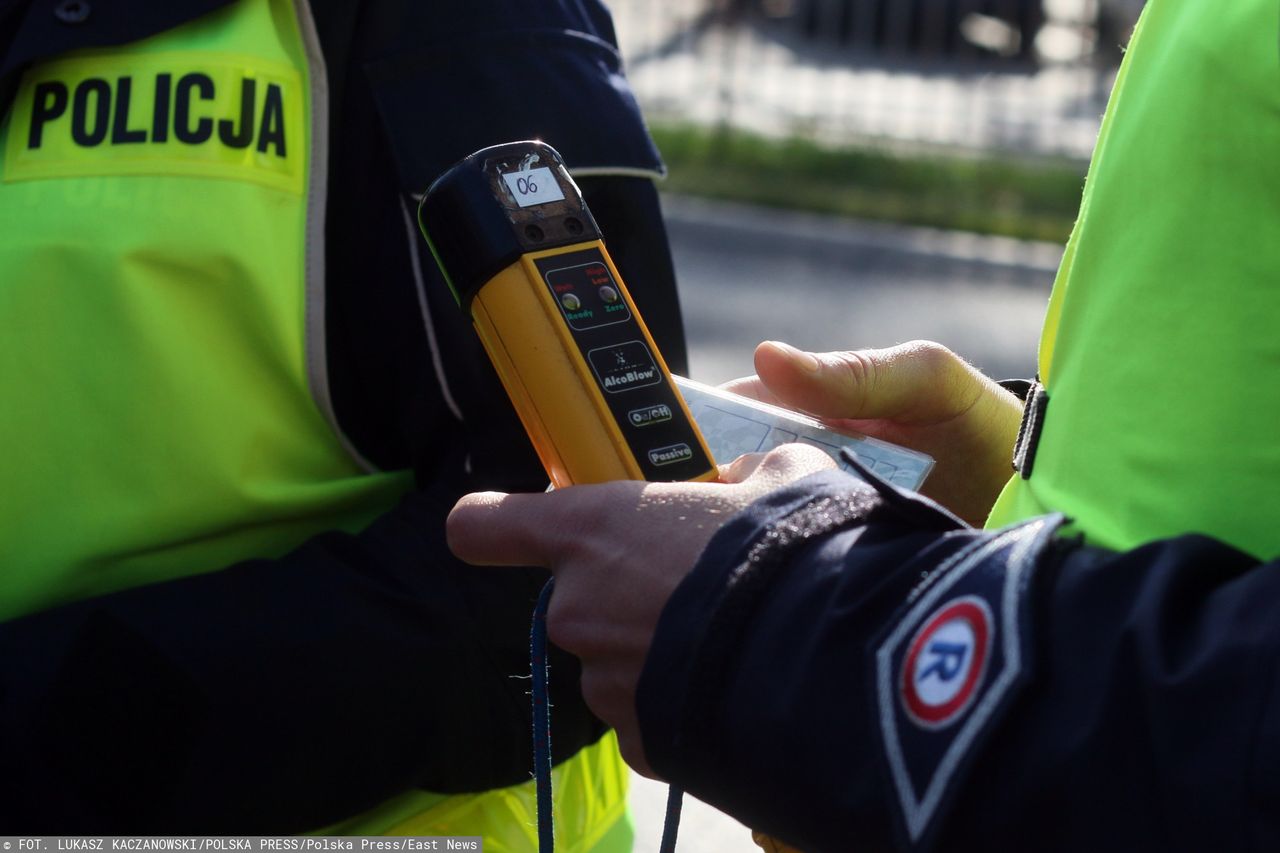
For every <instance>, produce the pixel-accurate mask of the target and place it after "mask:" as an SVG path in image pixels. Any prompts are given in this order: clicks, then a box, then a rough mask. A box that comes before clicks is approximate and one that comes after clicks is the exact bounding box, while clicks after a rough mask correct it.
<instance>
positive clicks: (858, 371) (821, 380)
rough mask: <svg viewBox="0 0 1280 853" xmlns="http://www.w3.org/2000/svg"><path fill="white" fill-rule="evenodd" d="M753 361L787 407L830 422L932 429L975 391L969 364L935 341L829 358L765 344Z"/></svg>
mask: <svg viewBox="0 0 1280 853" xmlns="http://www.w3.org/2000/svg"><path fill="white" fill-rule="evenodd" d="M755 361H756V371H757V372H758V374H759V376H760V379H761V381H762V382H763V383H764V384H765V385H766V386H767V387H768V389H769V390H770V391H771V392H773V393H774V394H775V395H776V396H777V397H778V399H780V400H781V401H782V402H783V405H786V406H789V407H791V408H796V409H800V410H802V411H806V412H810V413H812V414H814V415H817V416H819V417H825V418H847V419H860V420H865V419H873V418H880V419H887V420H895V421H900V422H905V423H911V422H920V421H932V420H936V419H938V418H939V417H948V416H951V415H954V414H958V413H959V411H962V410H963V408H964V404H963V403H960V402H957V399H958V398H957V394H963V393H964V391H965V390H967V386H968V385H969V384H972V383H969V382H966V381H965V379H966V378H967V377H968V374H967V371H966V369H965V367H966V366H965V365H964V362H962V361H961V360H960V358H959V357H958V356H956V355H955V354H954V353H952V352H951V351H950V350H948V349H947V348H946V347H943V346H941V345H940V344H935V343H933V342H931V341H913V342H911V343H907V344H902V345H899V346H895V347H889V348H887V349H863V350H846V351H843V352H826V353H811V352H804V351H802V350H798V349H796V348H795V347H793V346H790V345H789V344H784V343H780V342H777V341H765V342H764V343H762V344H761V345H760V346H758V347H757V348H756V352H755ZM953 410H955V411H953Z"/></svg>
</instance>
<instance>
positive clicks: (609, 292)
mask: <svg viewBox="0 0 1280 853" xmlns="http://www.w3.org/2000/svg"><path fill="white" fill-rule="evenodd" d="M599 293H600V301H601V302H603V303H604V304H605V305H612V304H613V303H615V302H617V301H618V299H619V298H620V297H619V296H618V291H616V290H614V289H613V288H612V287H610V286H609V285H607V284H606V285H605V286H604V287H602V288H600V290H599Z"/></svg>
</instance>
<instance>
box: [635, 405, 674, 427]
mask: <svg viewBox="0 0 1280 853" xmlns="http://www.w3.org/2000/svg"><path fill="white" fill-rule="evenodd" d="M627 420H628V421H629V422H630V423H631V425H632V426H634V427H646V426H651V425H653V424H661V423H666V422H667V421H669V420H671V407H670V406H668V405H667V404H666V403H659V404H658V405H656V406H644V407H641V408H639V409H632V410H631V411H629V412H627Z"/></svg>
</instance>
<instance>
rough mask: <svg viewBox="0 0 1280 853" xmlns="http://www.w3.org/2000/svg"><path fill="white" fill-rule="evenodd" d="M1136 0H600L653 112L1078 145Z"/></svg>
mask: <svg viewBox="0 0 1280 853" xmlns="http://www.w3.org/2000/svg"><path fill="white" fill-rule="evenodd" d="M1141 5H1142V0H612V2H611V3H610V6H611V8H612V9H613V12H614V17H615V21H616V24H617V29H618V35H619V39H620V41H621V44H622V49H623V55H624V58H625V60H626V62H627V69H628V74H629V76H630V78H631V81H632V84H633V86H634V87H635V89H636V92H637V95H638V97H639V98H640V100H641V103H642V105H643V106H644V108H645V110H646V113H647V114H648V115H649V117H650V119H651V120H655V121H679V122H690V123H697V124H704V125H715V126H723V127H728V128H734V129H743V130H748V131H752V132H755V133H759V134H765V135H770V136H788V135H801V136H805V137H808V138H813V139H816V140H819V141H821V142H824V143H829V144H834V145H845V144H864V145H865V144H871V145H877V146H890V147H903V146H923V147H927V148H930V149H938V148H940V149H945V150H947V151H963V152H975V151H977V152H996V153H1005V152H1011V153H1017V154H1022V155H1043V156H1066V157H1070V158H1077V159H1084V158H1087V157H1088V156H1089V153H1090V151H1091V150H1092V148H1093V144H1094V140H1095V138H1096V136H1097V132H1098V123H1099V120H1100V117H1101V114H1102V111H1103V107H1104V105H1105V102H1106V96H1107V93H1108V92H1109V91H1110V89H1111V84H1112V82H1113V80H1114V77H1115V69H1116V66H1117V64H1118V61H1119V57H1120V45H1121V44H1122V43H1123V41H1124V40H1125V38H1126V37H1127V34H1128V31H1129V29H1130V28H1131V27H1132V24H1133V22H1134V20H1136V18H1137V13H1138V11H1139V10H1140V9H1141Z"/></svg>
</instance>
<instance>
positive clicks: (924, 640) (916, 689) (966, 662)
mask: <svg viewBox="0 0 1280 853" xmlns="http://www.w3.org/2000/svg"><path fill="white" fill-rule="evenodd" d="M993 628H994V620H993V618H992V616H991V610H990V608H988V607H987V603H986V602H985V601H983V600H982V599H981V598H978V597H977V596H972V595H967V596H964V597H962V598H957V599H954V600H952V601H949V602H947V603H946V604H944V605H942V607H940V608H938V609H937V610H936V611H934V613H933V615H931V616H930V617H929V618H928V619H926V620H925V621H924V624H923V625H921V626H920V629H919V630H918V631H916V634H915V636H914V637H912V639H911V645H910V646H908V648H907V656H906V658H905V659H904V660H903V662H902V679H901V684H900V690H901V695H902V704H903V707H904V708H905V709H906V712H907V716H908V717H910V718H911V720H912V722H914V723H916V725H919V726H921V727H922V728H926V729H941V728H945V727H946V726H949V725H950V724H951V723H953V722H955V721H956V720H957V719H959V718H960V717H961V716H962V715H963V714H964V712H965V711H966V710H968V708H969V706H970V705H971V704H972V703H973V699H974V696H975V695H976V693H977V688H978V685H979V684H981V683H982V676H983V673H984V672H986V668H987V658H988V657H989V655H990V651H991V637H992V634H993V633H994V630H993Z"/></svg>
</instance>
